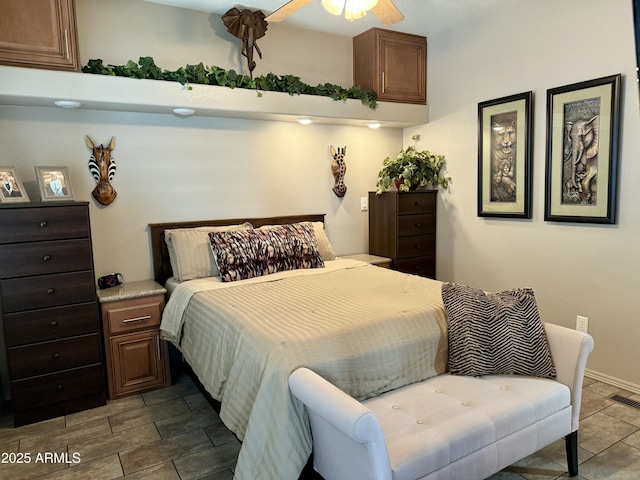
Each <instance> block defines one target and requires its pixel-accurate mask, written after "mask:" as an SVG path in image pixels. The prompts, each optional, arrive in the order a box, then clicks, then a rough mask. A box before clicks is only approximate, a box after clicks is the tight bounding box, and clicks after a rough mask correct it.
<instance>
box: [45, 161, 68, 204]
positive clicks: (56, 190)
mask: <svg viewBox="0 0 640 480" xmlns="http://www.w3.org/2000/svg"><path fill="white" fill-rule="evenodd" d="M36 178H37V180H38V186H39V187H40V199H41V200H42V201H43V202H55V201H64V200H67V201H68V200H73V190H72V188H71V180H70V179H69V171H68V170H67V167H40V166H38V167H36Z"/></svg>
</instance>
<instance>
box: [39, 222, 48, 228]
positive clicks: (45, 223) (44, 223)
mask: <svg viewBox="0 0 640 480" xmlns="http://www.w3.org/2000/svg"><path fill="white" fill-rule="evenodd" d="M46 226H47V221H46V220H43V221H42V222H40V227H41V228H44V227H46Z"/></svg>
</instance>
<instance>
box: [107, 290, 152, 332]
mask: <svg viewBox="0 0 640 480" xmlns="http://www.w3.org/2000/svg"><path fill="white" fill-rule="evenodd" d="M163 308H164V295H155V296H152V297H146V298H142V299H132V300H123V301H120V302H109V303H105V304H103V305H102V315H103V317H104V318H106V320H107V322H106V325H108V328H109V334H111V335H115V334H120V333H126V332H133V331H137V330H141V329H151V328H158V327H159V326H160V318H161V316H162V309H163Z"/></svg>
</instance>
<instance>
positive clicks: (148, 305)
mask: <svg viewBox="0 0 640 480" xmlns="http://www.w3.org/2000/svg"><path fill="white" fill-rule="evenodd" d="M165 293H166V290H165V289H164V288H163V287H162V286H160V285H159V284H157V283H156V282H154V281H151V280H149V281H146V280H145V281H141V282H127V283H124V284H122V285H120V286H118V287H113V288H109V289H105V290H100V291H99V292H98V296H99V298H100V302H101V303H102V322H103V329H104V341H105V352H106V358H107V379H108V382H109V398H110V399H114V398H120V397H124V396H127V395H131V394H133V393H141V392H146V391H149V390H153V389H156V388H159V387H166V386H167V385H169V384H170V383H171V378H170V375H169V363H168V358H169V357H168V351H167V344H166V342H165V341H163V340H160V319H161V316H162V310H163V309H164V294H165Z"/></svg>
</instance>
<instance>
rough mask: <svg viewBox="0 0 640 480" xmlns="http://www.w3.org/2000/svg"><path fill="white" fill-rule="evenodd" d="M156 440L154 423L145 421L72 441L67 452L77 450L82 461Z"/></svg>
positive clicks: (156, 433) (158, 438) (156, 432)
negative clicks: (104, 433)
mask: <svg viewBox="0 0 640 480" xmlns="http://www.w3.org/2000/svg"><path fill="white" fill-rule="evenodd" d="M156 440H160V435H159V434H158V431H157V430H156V427H155V425H154V424H153V423H147V424H144V425H141V426H139V427H134V428H130V429H128V430H122V431H120V432H116V433H110V434H108V435H103V436H101V437H96V438H92V439H90V440H85V441H84V442H80V443H73V444H71V445H69V452H77V453H78V454H79V455H80V458H81V459H82V462H83V463H84V462H88V461H91V460H95V459H96V458H100V457H105V456H107V455H112V454H114V453H120V452H123V451H126V450H131V449H132V448H135V447H139V446H141V445H146V444H148V443H151V442H155V441H156Z"/></svg>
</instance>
